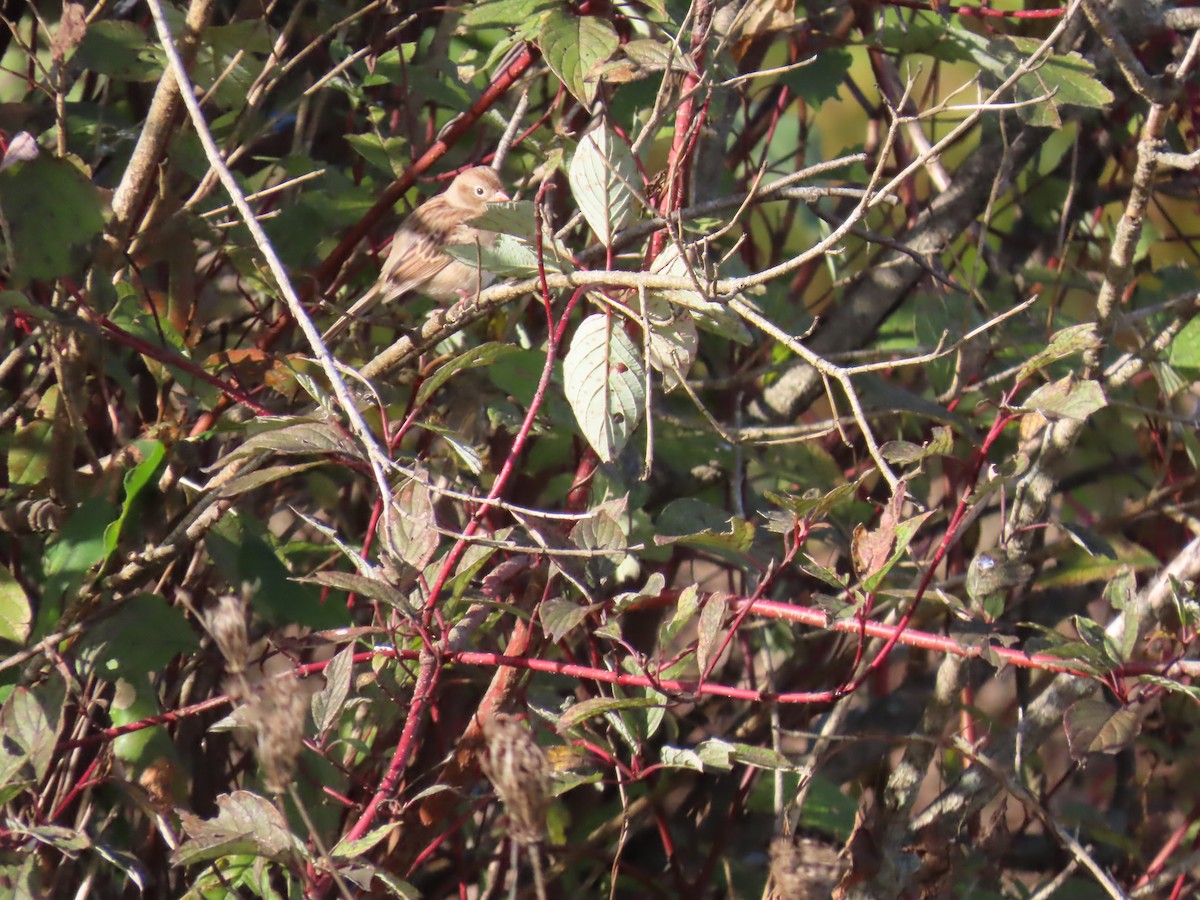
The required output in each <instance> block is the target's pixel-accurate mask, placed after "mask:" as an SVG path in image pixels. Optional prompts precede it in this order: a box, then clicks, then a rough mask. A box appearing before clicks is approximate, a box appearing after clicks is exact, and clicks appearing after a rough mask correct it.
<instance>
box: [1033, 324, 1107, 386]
mask: <svg viewBox="0 0 1200 900" xmlns="http://www.w3.org/2000/svg"><path fill="white" fill-rule="evenodd" d="M1101 343H1102V342H1101V340H1100V335H1099V334H1097V333H1096V325H1095V323H1093V322H1084V323H1083V324H1082V325H1071V326H1070V327H1068V328H1064V329H1062V330H1061V331H1058V332H1055V334H1054V336H1053V337H1052V338H1050V343H1049V344H1047V345H1046V348H1045V349H1044V350H1042V351H1040V352H1039V353H1036V354H1034V355H1033V356H1031V357H1030V358H1029V360H1028V361H1027V362H1026V363H1025V365H1023V366H1021V370H1020V372H1018V373H1017V380H1018V381H1024V380H1025V379H1026V378H1028V377H1029V376H1030V375H1033V374H1034V373H1035V372H1037V371H1039V370H1041V369H1043V368H1045V367H1046V366H1048V365H1050V364H1051V363H1053V362H1057V361H1058V360H1060V359H1065V358H1066V357H1068V356H1074V355H1075V354H1077V353H1086V352H1087V351H1089V350H1098V349H1100V346H1101Z"/></svg>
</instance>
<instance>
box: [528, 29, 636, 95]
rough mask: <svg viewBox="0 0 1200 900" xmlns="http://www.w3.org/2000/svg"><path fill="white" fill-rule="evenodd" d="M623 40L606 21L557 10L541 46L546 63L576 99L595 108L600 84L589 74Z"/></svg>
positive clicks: (540, 43)
mask: <svg viewBox="0 0 1200 900" xmlns="http://www.w3.org/2000/svg"><path fill="white" fill-rule="evenodd" d="M619 43H620V40H619V39H618V38H617V32H616V31H615V30H614V29H613V27H612V25H610V24H609V23H608V21H607V20H606V19H602V18H600V17H599V16H582V15H576V14H574V13H571V12H568V11H566V10H563V9H556V10H553V11H551V12H550V14H549V15H548V16H546V18H545V21H543V22H542V30H541V34H540V35H539V37H538V46H540V47H541V49H542V54H543V55H544V56H545V57H546V63H547V64H548V65H549V66H550V68H551V69H553V70H554V74H555V75H557V76H558V78H559V80H560V81H561V82H562V83H563V84H564V85H565V86H566V88H567V90H569V91H570V92H571V93H572V94H574V95H575V97H576V99H577V100H579V102H580V103H582V104H583V105H584V106H585V107H587V108H589V109H590V108H591V106H592V102H593V101H594V100H595V99H596V90H597V87H598V86H597V84H596V82H594V81H588V80H587V75H588V73H589V72H591V71H592V70H593V69H594V68H595V67H596V65H597V64H599V63H602V62H603V61H604V60H606V59H608V58H609V57H610V56H612V54H613V51H615V50H616V49H617V45H618V44H619Z"/></svg>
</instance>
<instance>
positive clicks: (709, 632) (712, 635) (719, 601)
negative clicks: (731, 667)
mask: <svg viewBox="0 0 1200 900" xmlns="http://www.w3.org/2000/svg"><path fill="white" fill-rule="evenodd" d="M728 603H729V600H728V598H727V597H726V596H725V595H724V594H719V593H718V594H713V595H712V596H710V597H709V598H708V600H706V601H705V603H704V606H702V607H701V608H700V623H699V627H698V628H697V629H696V665H697V666H698V667H699V669H700V671H701V672H707V671H708V670H709V664H710V663H712V662H714V661H715V660H713V658H712V654H713V651H714V650H716V649H717V643H718V640H719V639H720V637H721V634H722V631H721V626H722V625H723V624H724V622H725V611H726V607H727V605H728Z"/></svg>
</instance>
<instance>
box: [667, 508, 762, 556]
mask: <svg viewBox="0 0 1200 900" xmlns="http://www.w3.org/2000/svg"><path fill="white" fill-rule="evenodd" d="M753 542H754V526H753V525H752V524H751V523H750V522H747V521H746V520H745V519H739V518H737V517H736V516H729V515H727V514H726V513H725V512H724V511H723V510H720V509H718V508H717V507H715V506H712V505H711V504H708V503H705V502H704V501H703V500H697V499H696V498H694V497H681V498H680V499H678V500H672V501H671V502H670V503H668V504H667V505H666V506H665V507H663V511H662V512H661V513H660V514H659V517H658V523H657V527H656V532H655V535H654V543H655V544H658V545H659V546H665V545H667V544H675V543H687V544H690V545H693V546H698V547H712V548H724V549H730V550H734V551H736V552H738V553H745V552H746V551H747V550H749V549H750V545H751V544H752V543H753Z"/></svg>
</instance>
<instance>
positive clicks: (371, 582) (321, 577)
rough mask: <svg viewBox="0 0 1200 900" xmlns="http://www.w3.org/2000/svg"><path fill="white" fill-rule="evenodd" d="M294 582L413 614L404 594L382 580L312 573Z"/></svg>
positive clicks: (364, 576) (338, 573) (345, 573)
mask: <svg viewBox="0 0 1200 900" xmlns="http://www.w3.org/2000/svg"><path fill="white" fill-rule="evenodd" d="M294 580H295V581H298V582H301V583H302V584H318V585H321V586H322V587H330V588H333V589H334V590H336V591H345V592H346V593H347V594H358V595H359V596H360V597H366V598H368V599H370V600H378V601H380V602H381V603H386V604H387V605H388V606H391V607H393V608H395V609H398V610H400V612H402V613H404V614H405V615H410V616H411V615H412V614H413V610H412V608H411V607H410V606H409V599H408V597H407V596H406V595H405V594H404V592H403V591H400V590H397V589H396V587H395V586H394V585H392V584H390V583H388V582H386V581H383V580H382V579H376V578H369V577H368V576H366V575H358V574H355V573H353V572H314V573H313V574H312V575H307V576H305V577H303V578H296V579H294Z"/></svg>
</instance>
